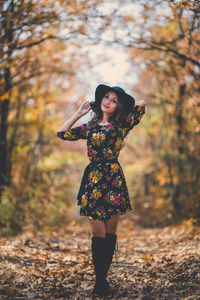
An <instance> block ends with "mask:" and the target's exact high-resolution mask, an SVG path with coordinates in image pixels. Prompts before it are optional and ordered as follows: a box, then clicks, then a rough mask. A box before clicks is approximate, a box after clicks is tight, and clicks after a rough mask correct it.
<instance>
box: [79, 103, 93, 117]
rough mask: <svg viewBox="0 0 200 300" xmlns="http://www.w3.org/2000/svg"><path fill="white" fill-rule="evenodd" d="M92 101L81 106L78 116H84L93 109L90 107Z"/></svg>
mask: <svg viewBox="0 0 200 300" xmlns="http://www.w3.org/2000/svg"><path fill="white" fill-rule="evenodd" d="M90 103H91V102H90V101H85V102H84V103H83V104H81V106H80V107H79V109H78V111H77V114H79V115H81V116H84V115H85V114H87V113H88V112H89V111H90V110H91V109H92V107H91V106H90Z"/></svg>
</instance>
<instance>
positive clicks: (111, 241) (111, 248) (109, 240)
mask: <svg viewBox="0 0 200 300" xmlns="http://www.w3.org/2000/svg"><path fill="white" fill-rule="evenodd" d="M116 243H117V235H116V234H113V233H106V249H107V250H106V275H107V273H108V271H109V268H110V265H111V263H112V259H113V254H114V252H115V250H116V249H115V247H116Z"/></svg>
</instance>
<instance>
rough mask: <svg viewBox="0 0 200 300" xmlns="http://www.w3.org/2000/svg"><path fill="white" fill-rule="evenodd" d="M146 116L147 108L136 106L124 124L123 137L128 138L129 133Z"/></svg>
mask: <svg viewBox="0 0 200 300" xmlns="http://www.w3.org/2000/svg"><path fill="white" fill-rule="evenodd" d="M144 114H145V107H144V106H140V105H135V107H134V108H133V110H132V111H131V112H130V113H129V114H128V115H127V117H126V119H125V120H124V122H123V136H124V137H125V136H127V134H128V133H129V131H130V130H131V129H133V127H135V126H136V125H137V124H138V123H139V122H140V120H141V119H142V117H143V115H144Z"/></svg>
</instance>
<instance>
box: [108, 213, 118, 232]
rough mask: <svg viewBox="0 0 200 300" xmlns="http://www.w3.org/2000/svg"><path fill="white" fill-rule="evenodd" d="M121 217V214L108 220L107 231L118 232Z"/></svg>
mask: <svg viewBox="0 0 200 300" xmlns="http://www.w3.org/2000/svg"><path fill="white" fill-rule="evenodd" d="M119 218H120V214H118V215H116V216H113V217H112V218H110V219H108V220H106V233H112V234H116V231H117V225H118V223H119Z"/></svg>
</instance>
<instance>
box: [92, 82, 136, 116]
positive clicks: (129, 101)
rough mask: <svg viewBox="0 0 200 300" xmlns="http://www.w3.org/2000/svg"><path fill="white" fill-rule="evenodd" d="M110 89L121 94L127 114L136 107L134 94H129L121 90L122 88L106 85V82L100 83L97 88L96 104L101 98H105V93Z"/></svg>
mask: <svg viewBox="0 0 200 300" xmlns="http://www.w3.org/2000/svg"><path fill="white" fill-rule="evenodd" d="M108 91H113V92H115V93H116V94H117V95H118V96H119V98H120V100H121V103H122V105H123V107H124V109H125V111H126V113H127V114H128V113H129V112H130V111H131V110H132V109H133V108H134V105H135V99H134V98H133V97H132V96H130V95H128V94H127V93H125V92H121V91H120V90H117V89H115V88H113V87H111V86H108V85H105V84H100V85H98V86H97V88H96V90H95V105H96V106H97V105H98V104H99V103H101V100H102V99H103V97H104V95H105V94H106V93H107V92H108Z"/></svg>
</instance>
